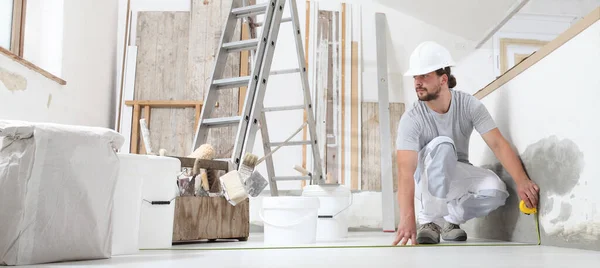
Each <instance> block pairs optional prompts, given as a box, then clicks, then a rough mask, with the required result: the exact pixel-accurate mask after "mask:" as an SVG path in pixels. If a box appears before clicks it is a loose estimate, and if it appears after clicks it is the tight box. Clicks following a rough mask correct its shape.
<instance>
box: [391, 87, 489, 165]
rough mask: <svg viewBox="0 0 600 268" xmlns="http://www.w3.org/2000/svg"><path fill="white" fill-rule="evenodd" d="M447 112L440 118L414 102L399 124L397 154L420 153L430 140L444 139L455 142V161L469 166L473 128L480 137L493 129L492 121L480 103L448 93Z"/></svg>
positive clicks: (462, 93) (422, 103)
mask: <svg viewBox="0 0 600 268" xmlns="http://www.w3.org/2000/svg"><path fill="white" fill-rule="evenodd" d="M450 92H451V94H452V100H451V101H450V109H449V110H448V112H447V113H445V114H439V113H437V112H435V111H433V110H432V109H430V108H429V106H427V104H426V103H425V102H423V101H419V100H418V101H417V102H415V104H414V106H413V107H412V109H410V110H409V111H407V112H405V113H404V114H403V115H402V117H401V118H400V123H399V124H398V136H397V137H396V149H397V150H414V151H417V152H419V151H421V149H423V148H424V147H425V146H426V145H427V144H428V143H429V142H430V141H431V140H432V139H434V138H435V137H438V136H446V137H449V138H451V139H452V140H453V141H454V145H455V147H456V150H457V155H458V161H461V162H464V163H469V139H470V137H471V133H472V132H473V128H475V129H476V130H477V132H479V134H481V135H483V134H485V133H486V132H488V131H490V130H492V129H494V128H496V123H495V122H494V119H492V117H491V116H490V113H489V112H488V110H487V109H486V107H485V106H484V105H483V103H481V101H480V100H478V99H477V98H475V97H474V96H473V95H470V94H467V93H465V92H461V91H456V90H453V89H450Z"/></svg>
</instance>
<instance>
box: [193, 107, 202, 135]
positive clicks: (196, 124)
mask: <svg viewBox="0 0 600 268" xmlns="http://www.w3.org/2000/svg"><path fill="white" fill-rule="evenodd" d="M195 108H196V109H195V110H196V116H195V117H194V129H198V122H200V113H202V105H200V104H196V107H195Z"/></svg>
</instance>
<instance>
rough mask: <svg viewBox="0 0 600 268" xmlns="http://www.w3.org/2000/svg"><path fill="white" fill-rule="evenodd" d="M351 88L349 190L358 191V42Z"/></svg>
mask: <svg viewBox="0 0 600 268" xmlns="http://www.w3.org/2000/svg"><path fill="white" fill-rule="evenodd" d="M351 49H352V59H351V60H352V70H351V72H352V74H351V75H352V88H351V92H350V95H351V97H350V100H351V101H350V111H351V121H350V133H351V135H352V136H351V138H350V148H351V153H350V155H351V158H350V163H351V164H350V166H351V167H352V171H351V173H350V188H351V189H352V190H359V188H358V165H359V163H358V154H359V153H360V150H359V145H358V120H359V118H358V109H360V105H359V103H358V42H356V41H353V42H352V48H351Z"/></svg>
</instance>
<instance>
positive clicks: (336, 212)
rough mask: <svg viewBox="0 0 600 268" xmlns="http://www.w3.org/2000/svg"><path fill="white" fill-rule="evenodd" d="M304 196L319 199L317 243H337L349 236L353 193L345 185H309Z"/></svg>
mask: <svg viewBox="0 0 600 268" xmlns="http://www.w3.org/2000/svg"><path fill="white" fill-rule="evenodd" d="M302 196H306V197H317V198H319V203H320V207H319V211H318V215H319V218H318V220H317V241H336V240H340V239H343V238H346V237H347V236H348V217H347V215H346V214H345V213H344V212H345V211H346V210H347V209H348V208H349V207H350V206H351V205H352V193H351V191H350V189H349V188H348V187H346V186H343V185H307V186H306V187H304V190H303V191H302Z"/></svg>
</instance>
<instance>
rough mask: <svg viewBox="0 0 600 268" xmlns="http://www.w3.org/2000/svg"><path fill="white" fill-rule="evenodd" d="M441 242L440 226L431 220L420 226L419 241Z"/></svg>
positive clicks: (425, 242) (423, 242) (426, 242)
mask: <svg viewBox="0 0 600 268" xmlns="http://www.w3.org/2000/svg"><path fill="white" fill-rule="evenodd" d="M439 242H440V226H439V225H437V224H435V223H433V222H430V223H425V224H423V225H421V226H419V229H418V230H417V243H419V244H437V243H439Z"/></svg>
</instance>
